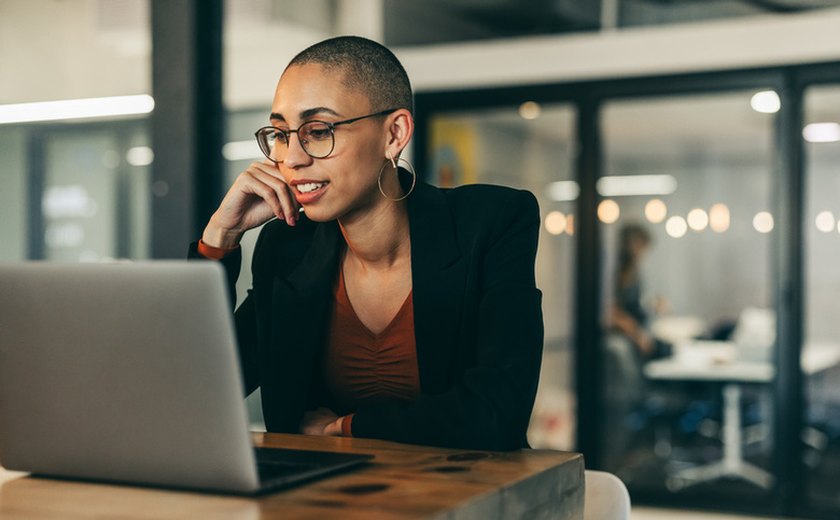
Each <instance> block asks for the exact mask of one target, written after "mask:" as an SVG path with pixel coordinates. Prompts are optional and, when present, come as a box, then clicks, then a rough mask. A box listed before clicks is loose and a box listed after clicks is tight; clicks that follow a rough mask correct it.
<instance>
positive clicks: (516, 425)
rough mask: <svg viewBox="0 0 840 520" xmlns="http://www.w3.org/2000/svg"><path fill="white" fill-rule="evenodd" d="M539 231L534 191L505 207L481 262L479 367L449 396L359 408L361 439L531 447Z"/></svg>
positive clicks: (538, 332) (356, 426) (538, 349)
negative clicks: (527, 433) (530, 427)
mask: <svg viewBox="0 0 840 520" xmlns="http://www.w3.org/2000/svg"><path fill="white" fill-rule="evenodd" d="M539 229H540V216H539V208H538V206H537V201H536V199H535V198H534V196H533V195H532V194H531V193H529V192H524V191H522V192H518V194H517V200H516V201H515V203H513V204H507V205H505V206H503V207H501V208H499V209H498V218H497V220H496V223H495V229H494V231H493V233H492V235H491V236H493V237H495V238H494V239H493V240H492V241H491V243H490V244H489V246H488V248H487V249H486V252H485V258H484V260H483V263H482V265H483V279H482V283H481V294H480V301H479V305H478V333H477V338H475V340H476V344H477V347H476V363H475V365H474V366H473V367H471V368H468V369H467V370H466V371H465V372H464V374H463V377H462V379H461V380H460V381H457V382H456V383H455V385H454V386H453V387H452V389H451V390H449V391H447V392H444V393H442V394H439V395H421V396H420V398H419V399H418V400H417V401H415V402H414V403H411V404H388V405H371V406H363V407H360V408H359V409H358V410H356V413H355V415H354V417H353V435H354V436H357V437H372V438H380V439H387V440H393V441H398V442H406V443H412V444H423V445H434V446H444V447H453V448H466V449H485V450H512V449H519V448H523V447H527V441H526V431H527V429H528V423H529V420H530V416H531V410H532V408H533V405H534V398H535V396H536V391H537V383H538V380H539V371H540V363H541V359H542V347H543V319H542V293H541V292H540V291H539V290H538V289H537V288H536V283H535V278H534V262H535V259H536V251H537V239H538V236H539Z"/></svg>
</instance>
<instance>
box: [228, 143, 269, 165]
mask: <svg viewBox="0 0 840 520" xmlns="http://www.w3.org/2000/svg"><path fill="white" fill-rule="evenodd" d="M222 156H223V157H224V158H225V159H227V160H228V161H245V160H249V159H259V158H261V157H264V155H263V153H262V151H260V147H259V145H257V141H255V140H253V139H249V140H247V141H231V142H229V143H225V145H224V146H222Z"/></svg>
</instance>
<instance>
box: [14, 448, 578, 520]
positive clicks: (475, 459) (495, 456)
mask: <svg viewBox="0 0 840 520" xmlns="http://www.w3.org/2000/svg"><path fill="white" fill-rule="evenodd" d="M254 441H255V444H256V445H258V446H268V447H271V446H275V447H284V448H297V449H311V450H324V451H341V452H351V453H352V452H358V453H370V454H373V455H375V456H376V459H375V460H374V461H373V463H372V464H371V465H370V466H368V467H365V468H363V469H361V470H358V471H355V472H352V473H347V474H343V475H337V476H334V477H329V478H326V479H323V480H319V481H316V482H313V483H311V484H307V485H303V486H300V487H296V488H292V489H289V490H286V491H280V492H278V493H275V494H271V495H267V496H264V497H260V498H253V499H251V498H239V497H228V496H219V495H210V494H201V493H190V492H176V491H168V490H159V489H148V488H137V487H129V486H116V485H110V484H91V483H82V482H68V481H61V480H50V479H39V478H33V477H27V476H25V475H23V474H20V473H12V472H8V471H4V470H3V469H2V468H0V518H2V519H8V518H15V519H17V518H20V519H24V518H25V519H27V520H37V519H46V518H49V519H55V518H72V519H85V518H131V519H132V520H134V519H136V520H140V519H147V518H148V519H155V520H158V519H166V518H179V519H188V518H189V519H191V518H201V519H213V518H225V519H236V520H246V519H247V520H251V519H254V520H256V519H270V518H284V519H285V518H289V519H292V518H295V519H297V518H306V519H322V518H335V519H341V520H345V519H347V520H352V519H366V520H368V519H404V518H412V519H414V518H429V519H441V520H442V519H447V520H455V519H461V518H469V519H482V520H484V519H487V520H491V519H496V518H498V519H506V520H507V519H515V518H546V519H549V518H550V519H557V520H560V519H563V520H567V519H569V520H571V519H577V520H580V519H582V518H583V489H584V487H583V486H584V484H583V457H582V456H581V455H579V454H577V453H567V452H558V451H549V450H522V451H517V452H512V453H498V452H474V451H473V452H471V451H462V450H449V449H438V448H427V447H421V446H411V445H405V444H397V443H393V442H385V441H376V440H369V439H348V438H340V437H311V436H304V435H281V434H255V439H254Z"/></svg>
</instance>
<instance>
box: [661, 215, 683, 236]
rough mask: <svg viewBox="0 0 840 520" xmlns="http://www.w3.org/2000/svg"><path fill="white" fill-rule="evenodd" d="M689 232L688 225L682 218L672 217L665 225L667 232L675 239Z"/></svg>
mask: <svg viewBox="0 0 840 520" xmlns="http://www.w3.org/2000/svg"><path fill="white" fill-rule="evenodd" d="M686 231H688V225H687V224H686V223H685V219H684V218H682V217H671V218H669V219H668V222H666V223H665V232H666V233H668V235H669V236H672V237H674V238H680V237H682V236H684V235H685V233H686Z"/></svg>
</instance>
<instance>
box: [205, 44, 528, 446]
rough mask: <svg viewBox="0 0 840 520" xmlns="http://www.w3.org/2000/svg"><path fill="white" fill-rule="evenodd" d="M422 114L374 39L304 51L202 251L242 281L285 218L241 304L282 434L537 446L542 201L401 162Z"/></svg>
mask: <svg viewBox="0 0 840 520" xmlns="http://www.w3.org/2000/svg"><path fill="white" fill-rule="evenodd" d="M412 109H413V105H412V92H411V86H410V84H409V80H408V77H407V75H406V73H405V70H404V69H403V67H402V65H401V64H400V63H399V61H398V60H397V58H396V57H395V56H394V55H393V54H392V53H391V52H390V51H389V50H388V49H386V48H385V47H383V46H381V45H379V44H378V43H375V42H373V41H370V40H366V39H364V38H359V37H339V38H333V39H330V40H326V41H323V42H321V43H318V44H316V45H314V46H312V47H310V48H308V49H306V50H304V51H303V52H301V53H300V54H298V56H296V57H295V58H294V59H293V60H292V61H291V63H290V64H289V65H288V66H287V68H286V70H285V71H284V72H283V75H282V76H281V78H280V81H279V83H278V85H277V89H276V92H275V95H274V101H273V103H272V108H271V117H270V123H271V124H270V126H268V127H266V128H263V129H260V130H259V131H258V132H257V140H258V142H259V143H260V146H261V148H262V149H263V152H264V153H266V155H267V158H268V160H266V161H263V162H257V163H253V164H252V165H251V166H250V167H248V169H247V170H245V171H244V172H243V173H242V174H241V175H240V176H239V177H238V178H237V179H236V181H235V182H234V184H233V186H232V187H231V189H230V191H229V192H228V193H227V195H226V196H225V198H224V200H223V201H222V203H221V205H220V206H219V208H218V210H217V211H216V212H215V213H214V215H213V216H212V218H211V219H210V222H209V223H208V224H207V227H206V229H205V230H204V234H203V236H202V239H201V240H200V241H199V243H197V244H194V245H193V248H192V251H191V256H192V257H199V256H204V257H209V258H215V259H220V260H221V262H222V263H223V264H224V265H225V267H226V269H227V272H228V273H229V275H230V276H229V278H230V282H231V284H233V283H234V282H235V279H236V273H238V272H239V262H240V255H239V252H238V243H239V239H240V238H241V236H242V234H243V233H244V232H245V231H247V230H249V229H252V228H254V227H257V226H259V225H261V224H263V223H265V222H267V221H269V220H271V219H273V218H276V220H274V221H273V222H269V223H268V225H266V226H265V227H264V229H263V230H262V232H261V234H260V237H259V240H258V242H257V245H256V248H255V250H254V260H253V264H252V271H253V288H252V289H251V291H250V292H249V295H248V297H247V299H246V300H245V301H244V302H243V303H242V305H241V306H240V307H239V308H238V309H237V311H236V327H237V335H238V341H239V349H240V360H241V366H242V370H243V374H244V379H245V385H246V392H247V393H250V392H252V391H253V390H255V389H256V388H257V387H261V389H262V402H263V412H264V417H265V422H266V427H267V429H268V430H269V431H276V432H291V433H298V432H300V433H306V434H315V435H352V436H358V437H372V438H380V439H387V440H392V441H399V442H408V443H415V444H425V445H438V446H451V447H460V448H473V449H490V450H508V449H517V448H522V447H526V446H527V441H526V438H525V433H526V429H527V426H528V421H529V418H530V413H531V408H532V406H533V401H534V395H535V393H536V388H537V379H538V376H539V367H540V358H541V351H542V340H543V325H542V314H541V308H540V301H541V293H540V292H539V290H537V288H536V286H535V283H534V257H535V254H536V246H537V235H538V230H539V224H540V218H539V211H538V208H537V204H536V200H535V199H534V197H533V195H531V194H530V193H528V192H524V191H517V190H512V189H508V188H501V187H491V186H468V187H462V188H457V189H452V190H441V189H437V188H434V187H432V186H429V185H427V184H424V183H422V182H419V181H417V179H416V177H415V176H414V174H413V172H408V171H406V170H404V169H402V168H397V163H398V161H402V159H399V158H400V154H401V153H402V151H403V150H404V149H405V147H406V145H407V144H408V142H409V139H410V138H411V135H412V133H413V131H414V122H413V117H412ZM301 210H302V211H301Z"/></svg>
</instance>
